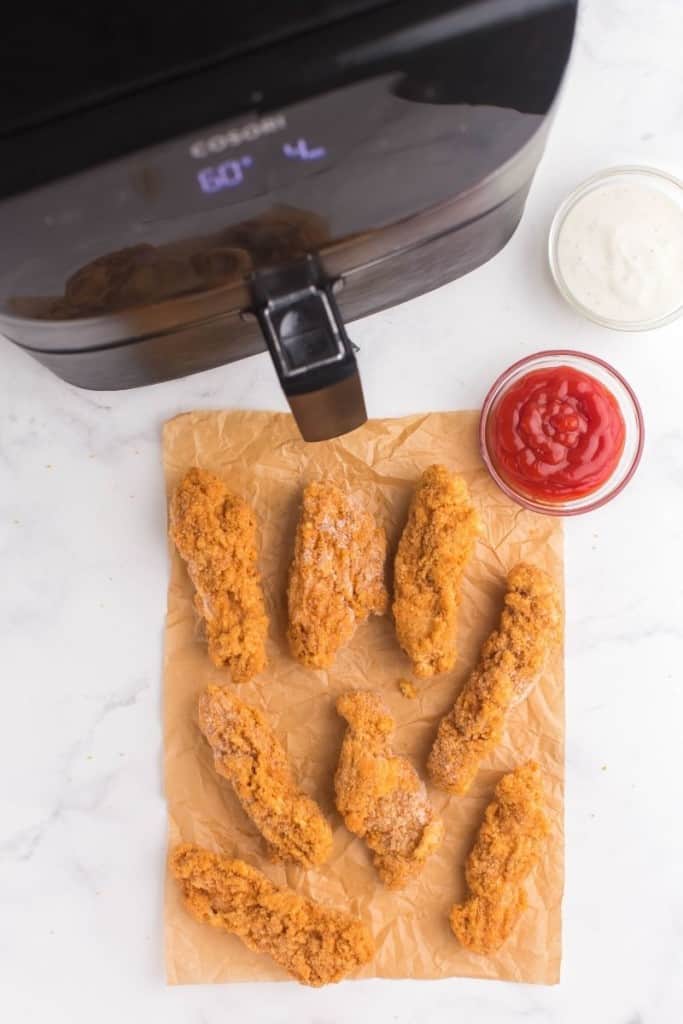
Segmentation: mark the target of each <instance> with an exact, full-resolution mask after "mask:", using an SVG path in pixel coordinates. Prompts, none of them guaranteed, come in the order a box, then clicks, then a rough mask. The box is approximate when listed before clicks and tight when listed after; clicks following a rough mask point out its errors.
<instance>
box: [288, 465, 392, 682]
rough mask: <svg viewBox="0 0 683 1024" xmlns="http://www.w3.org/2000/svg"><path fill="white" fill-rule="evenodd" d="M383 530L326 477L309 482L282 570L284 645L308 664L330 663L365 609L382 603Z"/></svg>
mask: <svg viewBox="0 0 683 1024" xmlns="http://www.w3.org/2000/svg"><path fill="white" fill-rule="evenodd" d="M386 547H387V541H386V535H385V533H384V529H383V528H382V527H381V526H378V525H377V523H376V522H375V519H374V517H373V516H372V515H371V514H370V513H369V512H368V511H366V510H364V509H363V508H362V506H361V505H359V504H357V503H356V501H355V500H354V499H353V498H352V497H350V496H349V495H348V494H346V493H345V492H344V491H343V490H342V489H341V488H340V487H337V486H336V484H332V483H312V484H309V485H308V486H307V487H306V488H305V490H304V494H303V503H302V507H301V515H300V518H299V525H298V527H297V532H296V541H295V545H294V560H293V562H292V565H291V568H290V571H289V589H288V593H287V597H288V603H289V630H288V637H289V646H290V648H291V651H292V654H293V655H294V657H295V658H296V659H297V660H298V661H300V662H301V663H302V665H307V666H308V667H309V668H329V666H330V665H331V664H332V662H333V660H334V656H335V654H336V653H337V651H338V650H339V648H340V647H342V646H343V644H345V643H346V642H347V641H348V640H350V639H351V637H352V636H353V634H354V632H355V629H356V626H357V625H359V624H360V623H361V622H364V621H365V620H366V619H367V617H368V616H369V615H372V614H374V615H382V614H383V613H384V612H385V611H386V609H387V604H388V595H387V591H386V587H385V585H384V563H385V559H386Z"/></svg>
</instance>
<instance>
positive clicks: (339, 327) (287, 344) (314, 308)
mask: <svg viewBox="0 0 683 1024" xmlns="http://www.w3.org/2000/svg"><path fill="white" fill-rule="evenodd" d="M332 285H333V282H332V281H331V280H330V279H329V278H328V277H326V275H325V273H324V271H323V270H322V267H321V266H320V264H319V262H318V261H317V259H316V258H315V257H313V256H308V257H306V259H305V260H303V261H302V262H300V263H293V264H289V265H287V266H284V267H278V268H275V269H272V270H261V271H256V272H255V273H254V274H253V276H252V279H251V291H252V298H253V304H254V305H253V310H254V313H255V315H256V317H257V319H258V322H259V324H260V326H261V330H262V331H263V335H264V337H265V339H266V342H267V345H268V349H269V351H270V354H271V356H272V359H273V362H274V363H275V369H276V370H277V375H278V377H279V379H280V384H281V385H282V389H283V391H284V393H285V395H286V396H287V401H288V402H289V405H290V408H291V410H292V413H293V414H294V418H295V419H296V421H297V424H298V427H299V430H300V431H301V434H302V437H303V438H304V440H305V441H324V440H326V439H327V438H330V437H337V436H338V435H339V434H346V433H348V431H350V430H354V429H355V428H356V427H359V426H360V425H361V424H362V423H365V421H366V419H367V414H366V411H365V400H364V398H363V389H362V387H361V383H360V377H359V375H358V366H357V364H356V357H355V355H354V351H353V345H352V344H351V341H350V340H349V337H348V335H347V333H346V329H345V327H344V321H343V320H342V317H341V313H340V312H339V309H338V307H337V303H336V301H335V298H334V294H333V290H332Z"/></svg>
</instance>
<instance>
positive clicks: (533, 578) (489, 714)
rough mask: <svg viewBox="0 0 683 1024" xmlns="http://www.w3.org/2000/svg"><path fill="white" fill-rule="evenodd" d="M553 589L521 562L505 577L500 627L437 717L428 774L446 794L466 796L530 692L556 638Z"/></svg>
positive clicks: (557, 607)
mask: <svg viewBox="0 0 683 1024" xmlns="http://www.w3.org/2000/svg"><path fill="white" fill-rule="evenodd" d="M560 620H561V613H560V602H559V598H558V594H557V588H556V586H555V584H554V583H553V581H552V579H551V578H550V576H548V574H547V573H546V572H544V571H543V570H542V569H537V568H536V567H535V566H533V565H527V564H525V563H521V564H520V565H518V566H516V567H515V568H514V569H513V570H512V571H511V572H510V574H509V576H508V581H507V593H506V595H505V604H504V607H503V612H502V615H501V618H500V623H499V626H498V629H496V630H494V632H493V633H491V635H490V636H489V638H488V640H487V641H486V643H485V644H484V647H483V648H482V652H481V655H480V658H479V663H478V665H477V667H476V668H475V670H474V672H472V674H471V676H470V677H469V679H468V680H467V682H466V683H465V685H464V687H463V689H462V690H461V691H460V693H459V695H458V698H457V700H456V702H455V705H454V707H453V709H452V710H451V711H450V712H449V713H448V714H447V715H446V716H445V717H444V718H442V719H441V722H440V724H439V730H438V733H437V736H436V740H435V741H434V746H433V747H432V750H431V753H430V755H429V760H428V762H427V771H428V773H429V777H430V779H431V780H432V782H433V783H434V784H435V785H437V786H441V788H442V789H446V790H448V791H449V792H450V793H459V794H463V793H466V792H467V790H468V789H469V787H470V785H471V784H472V781H473V780H474V777H475V775H476V774H477V771H478V769H479V765H480V764H481V762H482V761H483V759H484V758H485V757H487V756H488V755H489V754H490V753H491V751H492V750H493V749H494V748H495V747H496V746H497V745H498V743H499V742H500V739H501V736H502V734H503V729H504V727H505V721H506V718H507V714H508V712H509V710H510V708H512V707H514V706H515V705H516V704H518V703H519V702H520V701H522V700H524V698H525V697H526V696H527V695H528V694H529V692H530V691H531V689H532V687H533V686H534V684H535V683H536V682H537V680H538V678H539V677H540V675H541V673H542V672H543V669H544V667H545V663H546V660H547V657H548V654H549V652H550V650H551V649H552V647H553V646H554V645H555V644H557V643H558V642H559V638H560Z"/></svg>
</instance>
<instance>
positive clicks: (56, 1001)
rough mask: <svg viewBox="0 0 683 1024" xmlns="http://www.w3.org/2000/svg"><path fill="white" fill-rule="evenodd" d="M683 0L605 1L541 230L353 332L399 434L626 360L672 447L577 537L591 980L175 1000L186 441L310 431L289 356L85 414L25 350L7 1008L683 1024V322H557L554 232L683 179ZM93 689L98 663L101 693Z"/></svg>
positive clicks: (536, 224) (11, 598)
mask: <svg viewBox="0 0 683 1024" xmlns="http://www.w3.org/2000/svg"><path fill="white" fill-rule="evenodd" d="M682 38H683V3H681V0H649V2H647V3H645V2H644V0H585V2H584V5H583V10H582V15H581V25H580V31H579V37H578V42H577V45H576V50H575V55H574V59H573V63H572V67H571V73H570V75H569V79H568V82H567V86H566V90H565V94H564V97H563V101H562V105H561V109H560V112H559V116H558V118H557V122H556V125H555V128H554V131H553V134H552V139H551V142H550V146H549V149H548V152H547V156H546V158H545V160H544V162H543V164H542V167H541V169H540V171H539V173H538V176H537V179H536V183H535V185H534V188H533V191H532V194H531V197H530V201H529V205H528V210H527V214H526V217H525V219H524V221H523V223H522V225H521V227H520V229H519V231H518V233H517V235H516V236H515V238H514V239H513V241H512V242H511V244H510V245H509V246H508V247H507V249H506V250H505V251H504V252H503V253H502V254H501V255H500V256H499V257H498V258H497V259H495V260H494V261H493V262H492V263H491V264H489V265H488V266H486V267H483V268H482V269H480V270H479V271H477V272H476V273H474V274H472V275H471V276H470V277H468V278H467V279H464V280H462V281H458V282H456V283H454V284H453V285H451V286H449V287H446V288H443V289H441V290H440V291H439V292H436V293H434V294H432V295H428V296H425V297H423V298H421V299H418V300H416V301H413V302H410V303H408V304H406V305H404V306H402V307H400V308H397V309H394V310H392V311H390V312H387V313H383V314H381V315H379V316H376V317H373V318H370V319H368V320H366V321H364V322H362V323H359V324H357V325H356V326H355V327H354V328H353V337H354V338H355V339H356V340H357V342H358V343H359V344H360V346H361V349H362V355H361V357H360V358H361V362H362V372H363V379H364V382H365V389H366V396H367V400H368V404H369V407H370V409H371V411H372V413H373V414H375V415H392V414H400V413H407V412H412V411H417V410H424V409H452V408H459V407H471V406H475V405H477V404H478V403H479V402H480V401H481V399H482V396H483V394H484V392H485V389H486V385H487V383H488V382H489V381H490V380H491V378H492V376H493V375H494V374H495V373H496V372H497V371H498V370H500V369H501V368H503V367H504V366H506V365H507V364H508V363H509V362H511V361H512V360H513V359H516V358H518V357H519V356H522V355H523V354H525V353H528V352H531V351H532V350H534V349H537V348H545V347H553V346H557V347H563V346H570V347H577V348H583V349H587V350H589V351H592V352H595V353H597V354H599V355H601V356H604V357H606V358H607V359H609V360H612V361H613V362H614V363H616V365H617V366H618V367H620V368H621V370H622V371H623V372H624V373H625V374H626V376H627V377H628V378H629V379H630V380H631V381H632V383H633V384H634V386H635V387H636V389H637V391H638V393H639V395H640V398H641V400H642V403H643V406H644V410H645V415H646V420H647V427H648V441H647V448H646V452H645V457H644V461H643V463H642V467H641V469H640V472H639V473H638V475H637V477H636V479H635V480H634V482H633V484H632V485H631V487H630V488H629V489H628V490H627V491H626V492H625V493H624V494H623V495H622V497H621V498H620V499H619V500H618V501H616V502H615V503H614V504H613V505H612V506H610V507H608V508H606V509H604V510H602V511H600V512H598V513H596V514H594V515H591V516H588V517H585V518H580V519H577V520H575V521H571V522H569V523H568V525H567V544H566V554H567V604H568V621H567V639H568V659H567V670H568V671H567V730H568V731H567V740H568V745H567V887H566V895H565V928H564V942H565V958H564V966H563V975H562V983H561V985H559V986H558V987H556V988H552V989H550V988H535V987H526V986H517V985H508V984H502V983H484V982H478V981H458V980H456V981H450V982H439V983H428V982H421V983H416V982H403V983H388V982H385V983H377V982H374V983H373V982H368V983H355V984H354V983H347V984H344V985H342V986H340V987H338V988H333V989H329V990H323V991H320V992H313V991H308V990H305V989H301V988H298V987H297V986H295V985H285V986H274V985H270V986H259V987H255V986H248V985H242V986H232V987H223V988H194V989H178V988H176V989H167V988H165V986H164V981H163V973H162V949H161V875H162V864H163V856H164V838H165V836H164V804H163V799H162V793H161V777H160V725H159V722H160V707H159V692H160V671H161V633H162V622H163V615H164V602H165V586H166V557H165V541H164V515H165V513H164V506H163V500H162V479H161V469H160V457H159V429H160V425H161V423H162V421H163V420H164V419H165V418H167V417H169V416H171V415H173V414H174V413H177V412H179V411H181V410H185V409H191V408H196V407H221V406H257V407H263V408H282V407H283V406H284V403H283V400H282V398H281V396H280V394H279V391H278V388H277V386H276V384H275V377H274V374H273V371H272V368H271V366H270V365H269V363H268V359H267V357H266V356H262V357H257V358H254V359H251V360H248V361H246V362H242V363H240V364H238V365H236V366H231V367H226V368H224V369H221V370H217V371H215V372H211V373H206V374H202V375H200V376H197V377H194V378H191V379H187V380H183V381H178V382H175V383H171V384H167V385H163V386H157V387H154V388H150V389H148V390H145V391H137V392H128V393H118V394H95V393H86V392H83V391H80V392H79V391H76V390H74V389H72V388H70V387H68V386H66V385H65V384H63V383H62V382H61V381H59V380H58V379H57V378H56V377H53V376H51V375H50V374H49V373H48V372H47V371H45V370H43V369H42V368H40V367H39V366H38V365H37V364H35V363H33V362H32V361H31V360H30V359H28V357H26V356H24V355H23V354H21V353H19V352H17V351H15V350H14V349H12V348H11V347H10V346H8V345H2V346H1V347H0V551H1V552H2V556H1V561H0V572H1V577H0V578H1V579H2V585H1V586H0V674H1V678H2V711H1V713H0V777H1V779H2V782H1V783H0V794H1V801H2V805H1V807H0V823H1V824H0V908H1V909H0V992H1V993H2V997H1V999H2V1014H1V1016H2V1019H3V1020H6V1021H8V1022H10V1021H11V1022H12V1024H24V1022H33V1021H36V1022H41V1024H43V1022H46V1021H49V1022H50V1024H62V1022H64V1024H67V1022H68V1024H86V1022H88V1024H89V1022H91V1021H97V1022H98V1024H109V1022H117V1024H118V1022H119V1021H121V1020H130V1021H134V1022H137V1021H157V1020H159V1021H160V1020H164V1021H165V1022H166V1024H179V1022H192V1024H218V1022H222V1021H226V1020H233V1021H242V1020H247V1019H248V1020H250V1021H251V1022H253V1024H275V1022H281V1021H284V1020H286V1019H292V1020H299V1021H301V1022H302V1024H331V1022H339V1021H344V1020H351V1019H353V1018H355V1017H358V1018H359V1019H367V1020H376V1021H377V1022H402V1024H403V1022H405V1024H408V1022H413V1021H420V1024H433V1022H436V1021H442V1020H443V1021H446V1020H456V1021H458V1020H462V1021H467V1022H471V1024H493V1022H496V1024H497V1022H508V1021H514V1020H520V1021H522V1020H524V1021H529V1022H534V1024H536V1022H539V1024H540V1022H549V1024H550V1022H557V1024H577V1022H579V1021H581V1022H582V1024H680V1022H681V1021H682V1020H683V814H682V813H681V808H682V807H683V781H682V780H683V772H682V770H681V757H682V754H683V746H682V745H681V740H680V736H681V721H682V720H683V683H682V680H681V670H680V663H681V655H682V654H683V627H682V626H681V612H682V611H683V574H682V573H681V566H682V564H683V515H682V512H683V430H682V428H681V408H682V406H681V378H682V377H683V322H681V323H679V324H677V325H673V326H671V327H669V328H667V329H664V330H661V331H659V332H657V333H656V334H650V335H647V334H642V335H635V336H628V335H619V334H612V333H610V332H607V331H604V330H602V329H600V328H599V327H593V326H591V325H589V324H587V323H584V322H582V321H581V320H579V319H578V318H577V317H576V316H575V315H574V314H573V313H572V311H571V310H570V309H569V308H568V307H565V306H564V305H563V304H562V302H561V300H560V299H559V298H558V297H557V296H556V294H555V292H554V290H553V287H552V284H551V282H550V280H549V277H548V273H547V271H546V266H545V259H544V246H545V239H546V234H547V230H548V225H549V222H550V218H551V215H552V212H553V210H554V208H555V207H556V205H557V203H558V202H559V201H560V200H561V199H562V198H563V196H564V195H565V194H566V193H567V191H568V190H570V189H571V188H572V187H573V186H574V185H575V184H576V183H577V182H578V181H579V180H580V179H582V178H583V177H584V176H586V175H588V174H589V173H591V172H593V171H594V170H596V169H598V168H600V167H603V166H606V165H609V164H613V163H616V162H620V161H633V162H636V161H637V162H644V163H650V162H651V163H654V164H659V165H661V166H665V167H669V168H671V169H673V170H675V171H678V173H681V172H683V87H682V85H681V82H682V79H681V56H680V52H681V51H680V46H681V39H682ZM93 666H97V667H96V668H93Z"/></svg>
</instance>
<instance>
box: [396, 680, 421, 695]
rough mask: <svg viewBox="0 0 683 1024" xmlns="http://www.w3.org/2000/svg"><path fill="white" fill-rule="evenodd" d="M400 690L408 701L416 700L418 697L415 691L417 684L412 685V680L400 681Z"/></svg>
mask: <svg viewBox="0 0 683 1024" xmlns="http://www.w3.org/2000/svg"><path fill="white" fill-rule="evenodd" d="M398 688H399V690H400V691H401V693H402V694H403V696H404V697H407V699H408V700H415V698H416V697H417V690H416V689H415V684H414V683H411V681H410V679H399V681H398Z"/></svg>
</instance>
